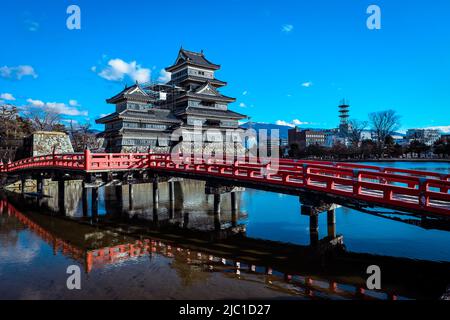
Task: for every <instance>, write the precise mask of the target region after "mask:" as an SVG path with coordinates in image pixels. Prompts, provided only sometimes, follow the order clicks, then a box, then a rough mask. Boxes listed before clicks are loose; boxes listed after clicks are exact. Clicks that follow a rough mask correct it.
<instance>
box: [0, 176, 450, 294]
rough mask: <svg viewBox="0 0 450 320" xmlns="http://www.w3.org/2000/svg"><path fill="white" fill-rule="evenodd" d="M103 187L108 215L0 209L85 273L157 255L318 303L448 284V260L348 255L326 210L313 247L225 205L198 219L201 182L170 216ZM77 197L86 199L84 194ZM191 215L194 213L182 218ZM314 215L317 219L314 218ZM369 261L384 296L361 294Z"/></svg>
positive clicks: (165, 209) (20, 204)
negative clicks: (268, 230) (323, 231)
mask: <svg viewBox="0 0 450 320" xmlns="http://www.w3.org/2000/svg"><path fill="white" fill-rule="evenodd" d="M185 183H187V182H185ZM179 187H181V186H178V187H177V188H179ZM50 189H51V188H50ZM74 189H76V187H74ZM106 189H107V190H108V191H105V195H104V196H105V199H106V201H105V206H106V211H107V212H106V213H105V214H98V212H97V213H96V212H95V210H96V208H95V207H94V208H88V211H89V212H86V211H85V210H83V209H81V212H82V213H81V214H79V215H78V214H77V213H76V211H74V212H71V213H70V214H69V215H68V216H62V215H57V216H55V215H54V213H51V212H52V211H51V210H48V212H49V213H51V214H50V215H49V214H38V213H34V212H33V211H32V210H31V211H30V210H29V209H30V208H32V206H35V207H34V208H35V209H36V208H37V207H36V206H38V207H39V208H40V210H42V211H47V207H50V208H52V207H53V211H54V210H55V209H58V208H57V206H55V203H52V201H51V198H47V200H50V201H48V203H45V202H46V198H30V199H28V200H27V204H25V203H24V201H22V199H23V198H22V197H20V196H19V195H10V196H9V202H8V201H6V199H4V200H1V202H0V212H3V214H8V215H11V216H14V217H16V218H17V219H19V220H20V221H21V222H22V223H23V224H24V225H26V226H27V227H29V228H30V229H31V230H32V231H33V232H35V233H37V234H38V235H39V236H40V237H41V238H43V239H44V240H45V241H46V242H47V243H49V244H50V245H52V246H53V249H54V252H55V254H56V253H57V252H58V251H60V252H62V253H63V254H64V255H67V256H70V257H72V258H74V259H76V260H77V261H79V262H80V263H82V264H84V266H85V270H86V272H91V271H92V270H95V269H96V268H102V267H103V266H105V265H108V264H117V263H120V262H122V261H126V260H129V259H137V258H139V257H143V256H148V257H150V258H151V257H152V256H153V255H155V254H158V255H162V256H165V257H168V258H171V259H174V261H175V262H176V263H177V264H183V265H191V266H192V265H196V266H199V267H200V268H202V269H203V270H205V271H210V272H223V273H224V274H226V275H228V276H229V277H234V278H236V279H240V280H243V281H244V280H247V281H253V282H254V281H256V282H262V283H265V284H270V285H271V286H272V287H273V288H276V290H279V291H280V292H286V293H290V294H292V293H298V294H299V295H306V296H311V297H318V298H320V297H322V298H336V299H339V298H352V299H353V298H359V299H396V298H397V297H400V298H402V297H408V298H437V297H439V296H440V294H441V293H442V292H443V291H444V290H445V286H446V284H448V283H450V276H449V274H448V270H449V267H450V264H449V263H437V262H428V261H417V260H412V259H405V258H394V257H387V256H377V255H370V254H361V253H352V252H348V251H346V250H345V247H344V246H343V237H342V236H337V235H335V228H333V224H335V220H334V219H332V215H331V213H329V214H328V215H329V219H328V223H329V232H328V236H327V237H325V238H324V239H321V240H319V239H318V238H317V237H318V235H317V236H316V234H315V233H316V232H315V231H316V230H314V227H313V228H312V229H311V230H312V236H311V244H310V245H309V246H302V245H294V244H287V243H279V242H274V241H266V240H260V239H252V238H248V237H246V236H245V226H243V225H240V224H239V222H238V220H239V218H238V217H239V216H240V215H241V214H240V213H239V212H238V211H239V210H234V209H233V206H232V205H230V206H229V207H225V206H222V210H221V213H222V214H221V215H220V216H219V217H220V221H218V215H214V214H211V215H210V216H211V218H212V219H211V220H208V219H206V220H205V219H200V218H198V217H197V218H196V216H195V210H194V211H191V210H190V208H189V206H192V208H197V209H198V208H199V206H200V208H201V210H204V207H208V201H207V200H206V199H205V198H203V199H200V198H199V197H198V196H197V197H194V195H195V194H196V191H198V190H197V189H202V185H201V184H200V185H199V184H198V183H197V184H195V183H194V184H192V185H191V190H190V191H187V190H185V192H182V194H183V197H184V198H185V199H184V201H185V204H184V205H185V206H187V208H184V209H183V208H176V209H175V210H173V211H172V212H171V210H170V208H171V204H170V200H169V201H168V203H166V202H165V200H164V199H165V196H166V193H165V192H162V195H163V197H162V198H163V199H162V201H161V204H162V205H161V206H160V207H158V208H156V210H155V208H150V212H149V211H148V210H149V209H147V207H146V205H145V202H141V201H142V199H141V198H140V197H139V196H136V195H139V194H144V195H145V194H146V192H145V190H142V191H139V190H135V191H134V192H136V194H135V197H136V198H137V201H135V202H134V203H133V201H131V202H130V201H127V199H125V198H126V197H124V199H123V200H122V201H119V202H122V203H123V205H122V206H119V205H118V203H117V202H118V201H114V200H108V199H109V198H114V197H113V196H112V195H116V193H117V192H119V193H120V191H117V188H106ZM187 189H189V188H187ZM80 191H81V190H80ZM81 193H82V192H81ZM168 193H170V191H168ZM180 193H181V192H180ZM80 197H81V198H83V196H82V194H80ZM18 200H19V201H18ZM166 200H167V199H166ZM191 201H192V203H190V202H191ZM11 203H14V205H12V204H11ZM165 203H166V205H164V204H165ZM177 203H180V201H177ZM56 204H57V203H56ZM81 206H82V207H84V205H81ZM179 206H181V205H180V204H179ZM97 210H98V207H97ZM34 211H36V210H34ZM212 211H213V212H214V209H213V210H212ZM83 212H84V213H83ZM71 215H72V216H77V215H78V217H76V218H73V217H70V216H71ZM189 215H193V216H192V217H190V218H189V217H188V219H186V216H189ZM198 216H200V215H198ZM207 216H208V215H207ZM311 217H313V220H314V217H316V216H314V215H313V216H311ZM333 233H334V234H333ZM175 262H174V264H173V265H175ZM372 264H375V265H378V266H380V268H381V269H382V276H383V279H382V282H383V290H384V291H371V290H365V289H364V288H365V281H366V277H367V275H366V273H365V272H366V268H367V266H369V265H372Z"/></svg>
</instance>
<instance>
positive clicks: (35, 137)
mask: <svg viewBox="0 0 450 320" xmlns="http://www.w3.org/2000/svg"><path fill="white" fill-rule="evenodd" d="M27 140H28V142H27V143H26V145H27V149H28V150H26V153H28V155H29V156H41V155H46V154H51V153H53V149H54V150H55V153H73V152H74V151H73V147H72V143H71V142H70V138H69V136H68V135H67V134H65V133H64V132H48V131H38V132H35V133H33V134H32V135H31V136H29V137H28V138H27Z"/></svg>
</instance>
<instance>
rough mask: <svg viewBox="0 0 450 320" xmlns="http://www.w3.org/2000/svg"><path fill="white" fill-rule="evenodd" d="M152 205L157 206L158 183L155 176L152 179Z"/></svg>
mask: <svg viewBox="0 0 450 320" xmlns="http://www.w3.org/2000/svg"><path fill="white" fill-rule="evenodd" d="M153 207H154V208H158V207H159V183H158V179H157V178H155V179H154V180H153Z"/></svg>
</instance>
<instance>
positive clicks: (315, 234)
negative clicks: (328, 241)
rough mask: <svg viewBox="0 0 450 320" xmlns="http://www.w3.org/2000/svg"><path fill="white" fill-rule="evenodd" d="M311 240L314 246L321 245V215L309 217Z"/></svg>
mask: <svg viewBox="0 0 450 320" xmlns="http://www.w3.org/2000/svg"><path fill="white" fill-rule="evenodd" d="M309 239H310V244H311V245H312V246H315V245H317V244H318V243H319V215H317V214H313V215H310V216H309Z"/></svg>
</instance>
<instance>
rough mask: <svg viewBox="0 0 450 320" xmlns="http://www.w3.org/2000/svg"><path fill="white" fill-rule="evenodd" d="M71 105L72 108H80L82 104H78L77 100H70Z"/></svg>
mask: <svg viewBox="0 0 450 320" xmlns="http://www.w3.org/2000/svg"><path fill="white" fill-rule="evenodd" d="M69 105H70V106H71V107H79V106H80V104H79V103H78V101H77V100H69Z"/></svg>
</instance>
